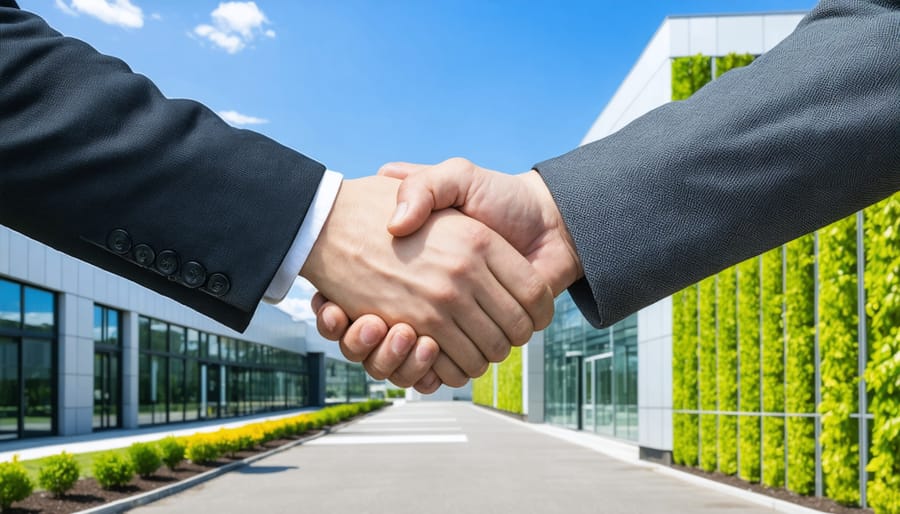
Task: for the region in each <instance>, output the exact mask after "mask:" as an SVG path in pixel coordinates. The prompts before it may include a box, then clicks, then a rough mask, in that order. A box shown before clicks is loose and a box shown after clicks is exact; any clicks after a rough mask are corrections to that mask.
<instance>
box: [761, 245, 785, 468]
mask: <svg viewBox="0 0 900 514" xmlns="http://www.w3.org/2000/svg"><path fill="white" fill-rule="evenodd" d="M781 257H782V254H781V248H780V247H779V248H775V249H774V250H770V251H768V252H766V253H764V254H762V256H761V259H762V276H761V277H760V293H761V295H762V296H761V298H762V302H761V305H762V316H761V321H762V385H763V392H762V410H763V412H766V413H783V412H784V327H783V325H782V316H783V305H782V298H783V293H782V276H781V275H782V270H781V268H782V260H781ZM762 422H763V437H762V439H763V464H762V481H763V483H765V484H766V485H770V486H784V418H781V417H775V416H765V417H763V418H762Z"/></svg>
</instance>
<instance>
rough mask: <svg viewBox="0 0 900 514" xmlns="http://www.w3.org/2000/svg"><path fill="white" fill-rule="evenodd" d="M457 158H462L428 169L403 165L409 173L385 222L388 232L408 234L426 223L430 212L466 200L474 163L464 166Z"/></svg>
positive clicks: (396, 234)
mask: <svg viewBox="0 0 900 514" xmlns="http://www.w3.org/2000/svg"><path fill="white" fill-rule="evenodd" d="M460 161H463V160H462V159H451V160H449V161H444V162H442V163H440V164H438V165H436V166H433V167H431V168H430V169H427V170H413V169H411V168H403V169H405V170H409V171H410V173H408V174H407V175H406V178H404V179H403V182H401V183H400V188H399V189H398V190H397V208H396V209H395V210H394V216H393V217H392V218H391V221H390V223H388V231H389V232H390V233H391V234H393V235H394V236H396V237H403V236H408V235H410V234H412V233H413V232H415V231H416V230H418V229H419V228H421V227H422V225H423V224H425V222H426V221H427V220H428V217H429V216H430V215H431V213H432V211H436V210H440V209H446V208H448V207H459V206H462V205H464V204H465V203H466V197H467V196H468V192H469V188H470V187H471V185H472V180H473V177H474V170H475V166H473V165H471V163H468V161H465V163H466V164H467V165H463V163H461V162H460ZM414 166H415V165H414ZM382 169H384V168H382ZM391 169H395V168H391ZM390 172H391V173H393V171H390ZM379 173H380V172H379Z"/></svg>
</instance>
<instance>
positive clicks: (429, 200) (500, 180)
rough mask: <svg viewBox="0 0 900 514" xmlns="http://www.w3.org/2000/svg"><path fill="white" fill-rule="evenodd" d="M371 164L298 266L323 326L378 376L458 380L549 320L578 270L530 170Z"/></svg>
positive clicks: (420, 386)
mask: <svg viewBox="0 0 900 514" xmlns="http://www.w3.org/2000/svg"><path fill="white" fill-rule="evenodd" d="M378 175H379V176H377V177H369V178H365V179H358V180H350V181H345V182H344V183H343V185H342V188H341V191H340V192H339V194H338V197H337V200H336V201H335V205H334V207H333V209H332V213H331V215H330V216H329V218H328V220H327V221H326V224H325V226H324V228H323V230H322V232H321V234H320V235H319V238H318V240H317V242H316V244H315V245H314V247H313V250H312V252H311V253H310V256H309V258H308V259H307V261H306V264H305V265H304V267H303V270H302V271H301V275H302V276H304V277H306V278H307V279H309V280H310V281H311V282H312V283H313V285H315V286H316V287H317V288H318V290H319V293H317V294H316V296H315V297H314V298H313V309H314V310H315V312H316V315H317V327H318V330H319V332H320V333H321V334H322V335H323V336H324V337H325V338H327V339H331V340H340V345H341V351H342V353H343V354H344V355H345V356H346V357H347V358H348V359H350V360H351V361H355V362H363V365H364V366H365V368H366V370H367V371H368V372H369V374H370V375H372V376H373V377H374V378H377V379H384V378H387V379H390V380H391V381H392V382H394V383H395V384H397V385H399V386H401V387H409V386H415V387H416V389H417V390H419V391H420V392H423V393H429V392H433V391H434V390H435V389H437V388H438V387H439V386H440V385H441V384H442V383H444V384H448V385H451V386H454V387H459V386H462V385H464V384H465V383H466V382H467V381H468V379H469V378H474V377H478V376H480V375H482V374H483V373H484V372H485V371H486V370H487V368H488V364H489V363H490V362H499V361H501V360H503V359H504V358H505V357H506V356H507V355H508V354H509V351H510V348H511V347H512V346H520V345H522V344H525V343H526V342H527V341H528V340H529V339H530V337H531V334H532V333H533V332H534V331H535V330H541V329H543V328H546V326H547V325H549V323H550V321H551V319H552V315H553V297H555V296H556V295H558V294H559V293H560V292H562V291H563V290H564V289H565V288H566V287H568V286H569V285H571V284H572V283H573V282H575V281H576V280H577V279H578V278H580V277H581V276H582V274H583V272H582V269H581V264H580V261H579V259H578V255H577V253H576V251H575V245H574V242H573V240H572V237H571V235H570V234H569V232H568V230H567V229H566V226H565V224H564V223H563V220H562V216H561V214H560V212H559V210H558V208H557V207H556V204H555V202H554V201H553V198H552V196H551V194H550V192H549V190H548V189H547V187H546V186H545V185H544V183H543V180H542V179H541V178H540V176H539V175H538V174H537V172H535V171H531V172H528V173H524V174H521V175H516V176H513V175H505V174H502V173H498V172H493V171H488V170H485V169H483V168H479V167H477V166H475V165H474V164H472V163H470V162H469V161H466V160H464V159H451V160H448V161H445V162H443V163H441V164H438V165H435V166H425V165H415V164H407V163H391V164H387V165H385V166H384V167H382V169H381V170H380V171H379V173H378ZM398 179H399V180H398ZM401 181H402V182H401ZM386 199H387V200H386ZM454 208H455V209H454ZM392 211H393V214H392ZM385 227H387V229H388V230H385ZM351 319H352V320H355V321H354V322H352V324H351V321H350V320H351Z"/></svg>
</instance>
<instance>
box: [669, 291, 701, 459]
mask: <svg viewBox="0 0 900 514" xmlns="http://www.w3.org/2000/svg"><path fill="white" fill-rule="evenodd" d="M678 305H679V308H678V319H679V324H678V325H677V327H676V328H675V331H674V334H673V337H674V339H675V341H674V347H673V360H674V361H675V367H676V369H677V370H678V371H677V374H678V376H679V382H680V387H679V391H678V394H677V395H676V396H677V399H678V403H677V404H676V408H677V409H680V410H697V408H698V407H699V406H698V404H697V400H698V397H697V396H698V395H697V392H698V391H697V372H698V359H697V286H690V287H688V288H686V289H684V290H683V291H681V292H680V293H678ZM673 314H674V313H673ZM673 392H674V391H673ZM698 421H699V418H698V416H697V415H696V414H686V413H678V414H675V417H674V422H675V423H674V424H673V429H674V434H673V438H674V442H675V444H674V446H675V450H674V451H673V455H672V456H673V458H674V459H675V462H677V463H679V464H684V465H687V466H694V465H696V464H697V460H698V456H699V442H700V441H699V438H700V432H699V423H698Z"/></svg>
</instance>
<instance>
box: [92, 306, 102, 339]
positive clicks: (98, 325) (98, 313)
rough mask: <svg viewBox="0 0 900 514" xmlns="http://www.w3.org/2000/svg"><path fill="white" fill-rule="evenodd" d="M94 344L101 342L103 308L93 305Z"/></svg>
mask: <svg viewBox="0 0 900 514" xmlns="http://www.w3.org/2000/svg"><path fill="white" fill-rule="evenodd" d="M94 342H95V343H101V342H103V307H100V306H99V305H94Z"/></svg>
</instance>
